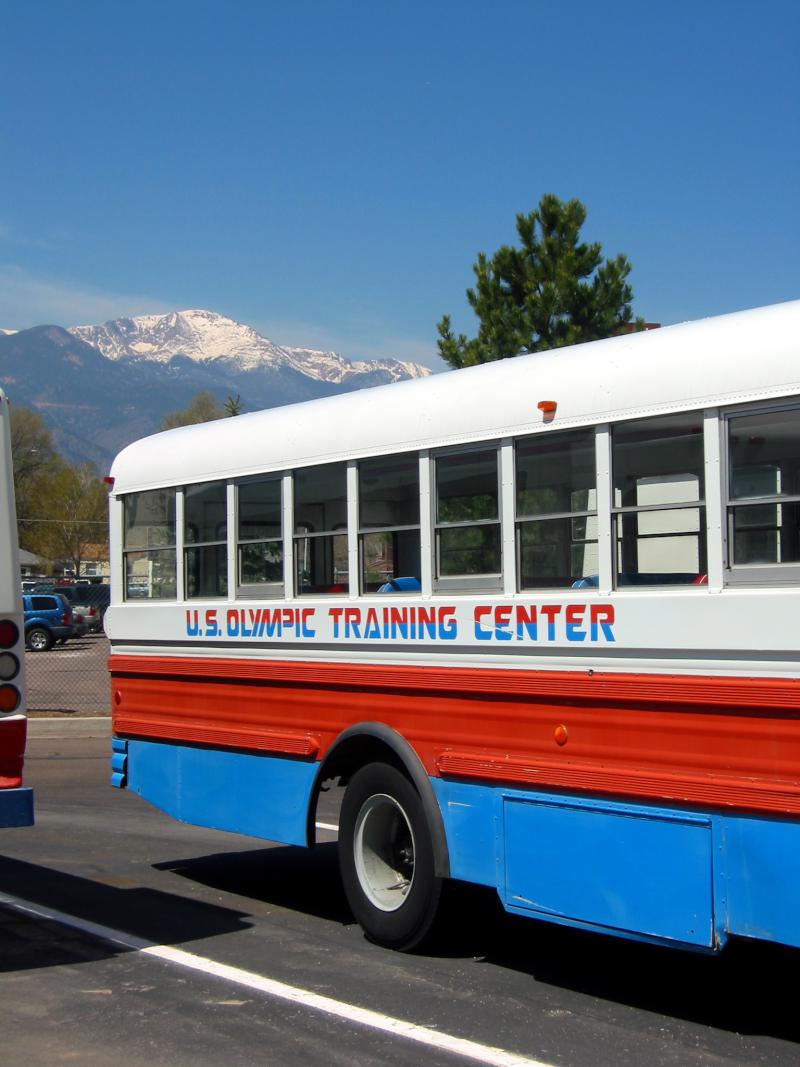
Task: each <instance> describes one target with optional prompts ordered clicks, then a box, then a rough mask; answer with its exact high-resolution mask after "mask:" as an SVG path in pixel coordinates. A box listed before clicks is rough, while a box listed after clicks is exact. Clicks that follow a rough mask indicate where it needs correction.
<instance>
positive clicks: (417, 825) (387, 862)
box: [339, 763, 442, 952]
mask: <svg viewBox="0 0 800 1067" xmlns="http://www.w3.org/2000/svg"><path fill="white" fill-rule="evenodd" d="M339 869H340V870H341V874H342V882H343V883H344V891H345V895H346V897H347V902H348V904H349V905H350V908H351V910H352V912H353V915H354V917H355V919H356V921H357V922H358V923H359V925H360V926H361V928H362V930H363V931H364V933H365V934H366V935H367V937H368V938H369V939H370V941H374V942H375V943H376V944H378V945H383V946H385V947H386V948H394V949H399V950H400V951H404V952H407V951H409V950H410V949H413V948H416V947H417V946H418V945H419V944H420V943H421V942H422V941H423V939H424V938H425V937H426V936H427V934H428V933H429V932H430V930H431V927H432V925H433V921H434V919H435V918H436V912H437V910H438V907H439V899H440V897H441V892H442V879H441V878H439V877H437V875H436V873H435V869H434V859H433V843H432V838H431V832H430V828H429V826H428V820H427V818H426V814H425V809H424V806H423V803H422V800H421V798H420V795H419V793H418V792H417V791H416V789H415V788H414V786H413V785H412V784H411V782H410V781H409V780H408V778H406V776H405V775H404V774H402V773H401V772H400V771H399V770H397V769H396V768H395V767H391V766H389V764H386V763H370V764H367V766H366V767H362V768H361V770H360V771H358V772H357V773H356V774H354V775H353V777H352V779H351V781H350V784H349V785H348V787H347V789H346V790H345V794H344V799H343V800H342V808H341V813H340V816H339Z"/></svg>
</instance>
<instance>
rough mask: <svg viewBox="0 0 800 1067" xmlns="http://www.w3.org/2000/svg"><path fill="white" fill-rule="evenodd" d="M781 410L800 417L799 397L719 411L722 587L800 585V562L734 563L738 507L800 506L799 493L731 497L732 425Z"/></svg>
mask: <svg viewBox="0 0 800 1067" xmlns="http://www.w3.org/2000/svg"><path fill="white" fill-rule="evenodd" d="M780 411H796V412H797V413H798V415H799V416H800V397H783V398H778V399H776V400H774V401H772V402H761V403H757V404H748V405H744V406H739V407H735V408H727V409H724V410H721V411H720V419H719V423H720V438H721V441H720V453H721V457H722V462H721V463H720V475H721V476H720V482H721V490H722V514H723V585H725V586H727V587H729V588H730V587H736V586H745V587H747V586H792V585H797V584H800V560H798V561H796V562H792V563H734V562H733V549H734V529H733V523H734V514H733V512H734V509H735V508H736V507H757V506H759V505H761V506H764V505H766V506H773V505H778V504H800V493H792V494H787V495H778V494H772V495H767V496H763V497H748V498H746V499H735V498H732V496H731V452H730V429H729V426H730V422H731V420H732V419H735V418H738V417H741V416H744V415H771V414H774V413H777V412H780Z"/></svg>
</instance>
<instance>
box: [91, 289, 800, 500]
mask: <svg viewBox="0 0 800 1067" xmlns="http://www.w3.org/2000/svg"><path fill="white" fill-rule="evenodd" d="M798 392H800V300H794V301H791V302H789V303H785V304H776V305H773V306H771V307H765V308H756V309H754V310H751V311H741V312H737V313H735V314H731V315H723V316H719V317H717V318H709V319H701V320H699V321H697V322H688V323H683V324H681V325H678V326H668V327H664V328H662V329H656V330H648V331H646V332H641V333H635V334H627V335H624V336H621V337H613V338H609V339H608V340H604V341H592V342H589V343H587V344H581V345H574V346H572V347H570V348H560V349H555V350H552V351H549V352H540V353H534V354H532V355H525V356H517V357H516V358H514V359H506V360H501V361H499V362H496V363H487V364H483V365H481V366H478V367H469V368H467V369H465V370H460V371H455V372H450V373H444V374H436V375H433V376H431V377H428V378H421V379H414V380H411V381H404V382H397V383H395V384H392V385H384V386H380V387H377V388H375V389H366V390H361V391H358V392H354V393H345V394H343V395H339V396H334V397H327V398H324V399H321V400H311V401H307V402H306V403H302V404H292V405H288V406H286V407H276V408H269V409H267V410H266V411H258V412H253V413H252V414H248V415H239V416H236V417H235V418H225V419H220V420H218V421H217V422H211V423H203V424H201V425H195V426H185V427H181V428H179V429H175V430H167V431H165V432H164V433H159V434H155V435H153V436H152V437H146V438H143V439H142V440H140V441H136V442H134V443H133V444H131V445H129V446H128V447H127V448H125V449H124V450H123V451H122V452H121V453H120V454H119V455H118V456H117V458H116V460H115V461H114V464H113V466H112V469H111V474H112V476H113V478H114V491H115V493H124V492H129V491H132V490H142V489H149V488H158V487H160V486H167V485H183V484H187V483H193V482H201V481H214V480H216V479H222V478H228V477H233V476H244V475H247V474H251V473H253V474H255V473H261V472H267V471H280V470H285V469H291V468H294V467H302V466H306V465H309V464H312V463H326V462H332V461H334V460H345V459H357V458H360V457H363V456H375V455H390V454H392V453H397V452H405V451H411V450H414V451H416V450H417V449H420V448H440V447H443V446H448V445H458V444H466V443H469V442H473V441H481V440H490V439H497V438H500V437H507V436H516V435H518V434H524V433H535V432H537V431H540V430H557V429H559V428H561V429H564V428H569V427H576V426H585V425H592V424H595V423H598V422H605V421H616V420H619V419H630V418H636V417H643V416H648V415H656V414H659V413H666V412H673V411H686V410H693V409H698V408H703V407H709V406H716V405H718V404H735V403H745V402H750V401H755V400H761V399H764V400H766V399H770V398H774V397H780V396H787V395H791V394H797V393H798ZM543 400H551V401H555V402H556V404H557V410H556V413H555V417H554V418H553V419H552V421H550V422H549V423H548V424H546V425H545V424H544V422H543V415H542V412H541V411H540V410H539V409H538V407H537V405H538V404H539V402H540V401H543Z"/></svg>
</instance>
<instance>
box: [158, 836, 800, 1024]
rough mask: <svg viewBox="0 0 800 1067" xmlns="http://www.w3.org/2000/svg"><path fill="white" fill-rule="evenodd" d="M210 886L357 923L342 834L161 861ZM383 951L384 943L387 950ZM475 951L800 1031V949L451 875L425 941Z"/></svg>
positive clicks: (616, 999) (539, 975) (434, 951)
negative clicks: (575, 925)
mask: <svg viewBox="0 0 800 1067" xmlns="http://www.w3.org/2000/svg"><path fill="white" fill-rule="evenodd" d="M154 866H155V868H156V869H157V870H165V871H169V872H171V873H173V874H178V875H180V876H181V877H184V878H187V879H190V880H191V881H194V882H197V883H199V884H201V885H204V886H206V887H208V888H212V889H217V890H220V891H223V892H228V893H233V894H236V895H238V896H242V897H245V898H248V899H252V900H257V901H260V902H262V903H266V904H270V905H274V906H277V907H281V908H285V909H288V910H291V911H295V912H298V913H302V914H305V915H310V916H315V917H317V918H320V919H323V920H328V921H330V922H335V923H338V924H341V925H343V926H349V925H352V924H353V923H354V920H353V917H352V915H351V913H350V910H349V908H348V905H347V901H346V899H345V896H344V892H343V890H342V886H341V881H340V878H339V870H338V864H337V846H336V844H335V843H333V842H331V843H324V844H320V845H317V847H316V848H314V849H312V850H306V849H299V848H294V847H287V846H274V847H271V848H265V849H251V850H248V851H242V852H233V853H231V852H227V853H215V854H210V855H206V856H197V857H192V858H187V859H180V860H172V861H169V862H168V863H159V864H155V865H154ZM375 951H380V950H379V949H376V950H375ZM417 954H418V955H420V956H423V957H429V958H434V959H436V958H438V959H453V960H464V959H471V960H473V961H474V963H475V966H477V967H482V966H487V965H488V966H494V967H501V968H505V969H508V970H514V971H517V972H518V973H521V974H524V975H527V976H529V977H530V978H531V980H532V981H534V982H536V983H538V984H541V985H547V986H554V987H560V988H563V989H567V990H570V991H572V992H576V993H580V994H582V995H585V996H588V997H593V998H598V999H602V1000H605V1001H609V1002H613V1003H617V1004H619V1005H621V1006H623V1007H625V1006H627V1007H630V1008H633V1009H638V1010H645V1011H651V1012H654V1013H657V1014H659V1015H664V1016H667V1017H672V1018H674V1019H679V1020H684V1021H686V1022H690V1023H694V1024H699V1025H705V1026H709V1027H714V1028H717V1029H721V1030H727V1031H730V1032H734V1033H739V1034H743V1035H746V1034H752V1035H756V1034H761V1035H764V1034H766V1035H771V1036H773V1037H776V1038H779V1039H782V1040H789V1041H800V1015H799V1014H798V1012H797V1009H796V1004H795V1000H796V997H795V993H794V986H793V984H792V983H791V982H787V981H786V977H785V976H786V975H787V974H788V973H794V971H795V970H796V969H797V966H798V964H800V952H798V950H796V949H788V948H785V947H783V946H776V945H770V944H766V943H764V942H752V943H750V942H743V941H731V943H730V944H729V945H728V946H727V948H726V949H725V950H724V952H722V953H721V954H720V955H718V956H711V955H705V954H702V953H697V952H688V951H683V950H680V949H672V948H666V947H663V946H657V945H648V944H644V943H642V942H636V941H628V940H623V939H620V938H617V937H611V936H604V935H602V934H596V933H591V932H586V931H582V930H575V929H571V928H568V927H563V926H557V925H554V924H552V923H548V922H539V921H537V920H535V919H530V918H521V917H519V916H515V915H510V914H508V913H507V912H506V911H505V910H504V909H503V907H502V905H501V903H500V900H499V898H498V896H497V894H496V892H495V891H494V890H492V889H487V888H484V887H480V886H475V885H469V884H467V883H462V882H450V883H447V884H446V886H445V893H444V897H443V906H442V911H441V914H440V918H439V920H438V922H437V927H436V931H435V934H434V936H433V938H432V939H431V940H430V941H428V942H426V943H425V944H424V945H423V946H422V947H421V948H420V949H419V950H418V952H417Z"/></svg>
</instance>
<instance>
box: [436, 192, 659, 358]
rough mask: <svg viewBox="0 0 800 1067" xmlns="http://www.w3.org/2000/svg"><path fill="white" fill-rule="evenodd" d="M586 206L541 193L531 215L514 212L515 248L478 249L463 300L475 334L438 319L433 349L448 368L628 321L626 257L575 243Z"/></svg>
mask: <svg viewBox="0 0 800 1067" xmlns="http://www.w3.org/2000/svg"><path fill="white" fill-rule="evenodd" d="M585 220H586V208H585V207H584V205H583V204H582V203H581V202H580V201H579V200H568V201H566V202H564V201H562V200H559V198H558V197H557V196H554V195H553V194H552V193H547V194H546V195H545V196H543V197H542V199H541V201H540V202H539V206H538V208H537V209H536V210H535V211H532V212H531V213H530V214H529V215H517V234H518V236H519V240H520V246H521V247H519V248H517V247H512V246H510V245H503V246H502V247H501V248H499V249H498V250H497V252H495V254H494V255H493V256H492V257H491V258H489V257H488V256H487V255H486V254H485V253H484V252H481V253H479V255H478V259H477V262H476V263H475V265H474V266H473V268H472V269H473V271H474V273H475V278H476V284H475V288H474V289H467V300H468V301H469V303H470V305H471V307H472V310H473V311H474V312H475V314H476V316H477V317H478V320H479V323H480V325H479V329H478V336H477V337H475V338H473V339H472V340H468V339H467V337H466V336H465V335H464V334H458V335H456V334H454V333H453V332H452V329H451V321H450V316H449V315H445V316H444V317H443V318H442V320H441V322H440V323H439V324H438V326H437V329H438V332H439V341H438V348H439V353H440V355H441V357H442V359H444V360H445V362H447V363H449V364H450V366H451V367H468V366H472V365H474V364H476V363H488V362H490V361H491V360H495V359H507V358H509V357H510V356H518V355H520V354H522V353H525V352H541V351H543V350H545V349H549V348H560V347H562V346H564V345H571V344H577V343H578V342H581V341H595V340H598V339H599V338H601V337H611V336H613V335H615V334H618V333H620V332H622V331H623V330H624V329H625V328H626V327H629V326H630V324H632V325H633V328H634V329H642V328H643V327H644V322H643V321H642V320H640V319H637V320H635V321H634V320H633V318H632V312H631V306H630V304H631V299H632V296H633V290H632V289H631V286H630V285H629V284H628V282H627V280H626V279H627V277H628V274H629V273H630V270H631V266H630V263H629V262H628V260H627V258H626V257H625V256H623V255H619V256H617V257H616V259H612V260H609V259H605V260H604V259H603V257H602V250H601V246H600V244H599V243H594V244H586V243H583V242H581V240H580V229H581V226H582V225H583V223H584V222H585Z"/></svg>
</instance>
